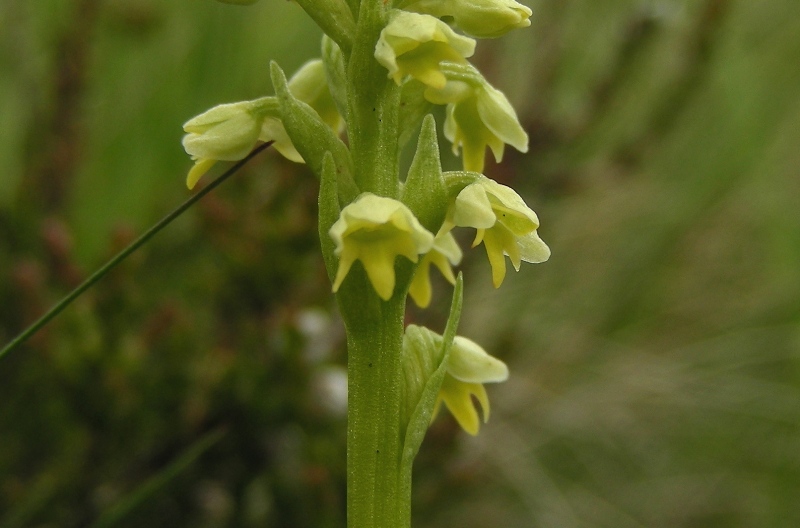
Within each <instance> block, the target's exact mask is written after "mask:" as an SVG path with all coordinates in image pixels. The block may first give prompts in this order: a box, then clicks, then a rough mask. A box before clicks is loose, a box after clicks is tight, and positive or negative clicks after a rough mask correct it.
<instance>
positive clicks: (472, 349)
mask: <svg viewBox="0 0 800 528" xmlns="http://www.w3.org/2000/svg"><path fill="white" fill-rule="evenodd" d="M507 379H508V367H507V366H506V364H505V363H503V362H502V361H500V360H499V359H497V358H495V357H492V356H490V355H489V354H487V353H486V351H485V350H484V349H483V348H481V346H480V345H478V344H477V343H475V342H474V341H471V340H469V339H467V338H466V337H461V336H456V337H455V339H454V340H453V346H452V348H451V349H450V356H449V357H448V360H447V373H446V374H445V376H444V381H443V382H442V387H441V388H440V389H439V394H438V396H437V398H436V407H435V409H434V411H433V416H434V417H435V416H436V414H437V413H438V412H439V409H440V407H441V405H442V403H444V404H445V406H446V407H447V408H448V409H449V410H450V412H451V413H452V414H453V416H454V417H455V419H456V421H457V422H458V424H459V425H460V426H461V428H462V429H464V430H465V431H466V432H468V433H469V434H471V435H473V436H474V435H476V434H478V430H479V429H480V419H479V417H478V410H477V409H476V407H475V403H474V402H473V399H472V397H473V396H474V397H475V399H476V400H477V401H478V404H479V405H480V407H481V411H482V414H483V421H484V423H485V422H487V421H488V420H489V412H490V407H489V397H488V395H487V394H486V389H485V388H484V387H483V384H484V383H498V382H502V381H505V380H507Z"/></svg>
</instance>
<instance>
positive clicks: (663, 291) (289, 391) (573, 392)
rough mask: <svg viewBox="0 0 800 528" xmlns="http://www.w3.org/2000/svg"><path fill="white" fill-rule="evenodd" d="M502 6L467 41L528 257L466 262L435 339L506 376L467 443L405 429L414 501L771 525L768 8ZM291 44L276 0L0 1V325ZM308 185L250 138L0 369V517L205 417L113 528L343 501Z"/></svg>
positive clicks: (95, 507)
mask: <svg viewBox="0 0 800 528" xmlns="http://www.w3.org/2000/svg"><path fill="white" fill-rule="evenodd" d="M531 5H532V8H533V9H534V13H535V15H534V26H533V28H531V29H529V30H525V31H519V32H516V33H514V34H512V35H511V36H509V37H507V38H505V39H500V40H497V41H490V42H483V43H481V46H479V50H480V54H479V55H478V56H477V57H476V58H475V60H476V63H477V64H478V65H479V66H480V67H481V68H482V69H483V70H485V71H486V72H487V75H490V76H491V78H492V80H493V82H494V83H495V84H496V85H497V86H498V87H500V88H503V89H505V90H507V92H508V94H509V97H510V98H511V99H512V101H513V102H514V103H515V105H516V107H517V108H518V109H519V113H520V116H521V118H522V120H523V122H524V124H525V127H526V129H527V130H528V131H529V133H530V135H531V152H530V153H529V154H528V155H525V156H521V155H518V154H517V153H515V152H513V151H509V152H507V154H506V157H507V160H506V163H504V164H503V165H497V166H494V165H493V166H490V167H489V168H488V169H487V172H488V174H489V175H491V176H493V177H495V178H497V179H498V180H501V181H503V182H506V183H511V182H513V184H514V186H515V187H516V188H518V189H520V192H521V193H522V194H523V195H524V196H525V197H526V199H527V200H528V202H529V204H531V205H532V206H533V208H534V209H535V210H536V211H537V212H538V213H539V216H540V218H541V220H542V228H541V234H542V236H543V238H544V239H545V240H546V241H547V242H548V243H549V244H550V246H551V247H552V249H553V257H552V259H551V260H550V262H548V263H546V264H543V265H538V266H526V267H524V268H523V269H522V270H521V271H520V272H519V273H518V274H511V275H509V276H508V277H507V279H506V284H504V287H503V288H502V289H501V290H497V291H495V290H493V289H492V288H491V286H490V281H489V272H488V270H487V266H486V263H485V257H484V255H483V250H481V249H480V248H479V249H478V250H477V251H474V252H469V253H468V254H467V261H466V262H465V265H464V266H465V268H467V281H466V294H467V299H466V302H465V314H464V316H463V319H462V321H463V322H462V331H463V332H464V333H465V334H467V335H469V336H470V337H473V338H475V339H477V340H479V341H480V342H481V343H482V344H484V345H485V346H486V347H487V349H489V350H491V351H493V352H494V353H496V354H498V355H500V356H501V357H503V358H504V359H505V360H507V361H508V362H509V363H510V365H511V370H512V379H511V380H510V381H509V382H508V383H507V384H504V385H501V386H498V387H492V388H491V389H490V391H491V395H492V401H493V413H492V420H491V421H490V422H489V424H488V425H487V426H486V427H484V428H483V430H482V432H481V435H480V436H479V437H478V438H477V439H472V438H466V437H463V436H461V435H459V434H458V432H457V431H456V429H455V427H454V425H453V423H452V420H450V419H449V418H440V419H439V420H438V421H437V422H436V423H435V424H434V426H433V428H432V429H431V431H430V433H429V435H428V438H427V439H426V442H425V444H423V449H422V452H421V453H420V459H419V461H418V464H417V468H418V469H417V474H416V476H415V478H416V484H415V525H416V526H450V525H454V526H455V525H458V526H463V527H465V528H471V527H476V528H477V527H483V526H509V527H512V526H513V527H517V526H518V527H520V528H528V527H532V526H533V527H559V528H561V527H570V526H592V527H602V526H608V527H615V528H616V527H627V526H631V527H640V526H648V527H650V526H664V527H667V526H669V527H695V526H703V527H725V528H728V527H739V526H741V527H776V528H777V527H785V526H796V525H800V506H798V504H797V497H798V496H799V495H800V456H798V453H800V426H799V425H798V424H800V357H798V356H800V273H798V267H797V263H798V262H800V214H798V210H799V209H798V200H799V199H800V178H798V175H799V174H800V154H798V153H799V152H800V148H799V147H800V90H798V88H799V87H800V69H798V68H797V63H798V59H800V39H798V38H797V35H798V34H800V16H799V15H800V4H797V3H796V2H792V1H791V0H772V1H769V2H761V3H753V2H746V1H745V0H704V1H691V2H690V1H688V0H686V1H678V0H675V1H668V0H661V1H655V0H647V1H645V0H626V1H611V0H573V1H571V2H566V3H564V2H562V3H548V2H541V1H537V2H534V3H532V4H531ZM81 9H82V10H85V11H79V10H81ZM77 12H80V13H83V15H82V16H80V17H78V16H76V13H77ZM87 13H88V14H89V15H88V16H87ZM76 28H78V29H80V31H76ZM318 35H319V33H318V31H317V30H316V29H315V28H314V27H312V26H311V25H310V23H309V22H308V21H307V20H306V18H305V17H304V15H303V14H302V12H301V11H300V9H299V8H298V7H297V6H296V5H294V4H291V3H289V2H277V3H273V2H260V3H258V4H256V5H255V6H253V7H250V8H247V9H241V8H235V7H231V6H224V5H221V4H217V3H215V2H211V1H203V2H198V1H179V2H166V3H165V2H155V1H153V0H128V1H121V0H120V1H115V0H108V1H106V2H100V1H96V0H79V1H67V0H40V1H39V2H36V3H32V2H25V1H23V0H10V1H7V2H4V3H3V4H2V5H0V43H2V44H1V45H0V122H3V123H6V124H8V125H7V126H4V127H2V128H0V167H3V171H2V173H0V339H2V340H3V341H5V340H7V339H8V338H10V337H11V336H12V335H13V334H14V332H16V331H18V330H19V329H20V328H22V326H23V325H24V324H25V323H26V322H29V321H31V320H32V319H34V318H35V317H36V316H38V315H39V314H40V313H41V312H42V311H44V309H46V308H47V306H48V305H49V304H50V303H51V302H52V301H53V300H54V299H56V298H57V297H58V295H59V293H63V292H64V291H66V289H68V288H69V287H70V286H71V285H74V284H75V282H76V281H77V280H78V279H79V278H80V277H81V276H83V275H85V274H86V272H87V271H90V270H91V269H93V268H94V267H95V266H96V265H97V264H99V263H100V262H101V261H102V260H103V259H104V258H106V257H107V256H108V255H110V254H111V253H113V251H114V250H115V249H118V248H119V247H121V245H122V244H123V243H124V242H125V241H126V240H130V239H131V237H132V236H133V235H134V234H135V233H138V232H140V231H142V230H143V229H144V228H145V227H146V226H147V225H149V224H150V223H152V222H153V221H155V220H156V219H158V218H159V217H160V216H161V215H163V213H165V212H166V211H167V210H169V209H170V208H171V207H173V206H174V205H176V204H177V203H179V202H180V201H182V199H183V197H185V195H186V191H185V190H184V188H183V183H182V182H183V176H184V174H185V170H186V169H187V168H188V165H189V162H188V160H187V158H186V156H185V154H184V153H183V151H182V149H181V147H180V136H181V129H180V127H181V124H182V123H183V122H184V121H185V120H186V119H188V118H189V117H191V116H193V115H195V114H197V113H199V112H201V111H203V110H204V109H206V108H207V107H210V106H212V105H214V104H217V103H220V102H229V101H236V100H242V99H247V98H253V97H257V96H260V95H263V94H265V93H270V92H271V89H270V86H269V81H268V71H267V67H268V62H269V60H271V59H276V60H278V61H279V62H280V63H281V65H282V66H283V67H284V68H285V69H287V70H288V71H292V70H293V69H295V68H296V67H297V66H299V65H300V64H301V63H302V62H304V61H305V60H306V59H307V58H310V57H312V56H314V55H316V53H317V49H318ZM65 43H67V44H69V45H65ZM443 150H447V149H443ZM447 163H452V160H449V161H447ZM315 203H316V198H315V184H314V183H313V178H311V177H310V176H309V175H308V174H306V173H305V172H304V170H303V168H302V167H298V166H294V165H291V164H290V163H287V162H284V161H282V160H280V159H278V158H277V157H275V156H267V157H265V159H263V160H262V161H260V162H259V163H257V164H254V165H253V166H252V167H249V168H248V169H247V170H245V171H243V173H242V174H241V175H239V176H237V177H235V178H234V179H233V180H232V181H230V182H227V183H226V184H225V186H223V188H221V189H220V190H219V192H215V193H214V194H213V195H212V196H209V197H208V198H207V199H206V200H205V201H204V203H203V204H202V205H201V206H200V207H198V208H197V211H195V212H194V213H193V214H190V215H189V216H188V217H187V218H185V219H182V220H181V221H180V222H178V223H177V224H176V225H174V226H173V227H172V228H170V230H168V231H167V232H164V233H163V234H162V235H160V236H159V238H158V239H156V240H155V241H154V242H153V243H152V244H151V245H150V247H148V248H147V249H146V250H145V251H143V252H142V253H141V254H140V255H137V256H136V257H134V259H132V260H131V261H130V262H128V263H126V264H125V265H124V266H123V267H122V268H121V269H120V270H118V271H117V272H115V273H114V274H112V276H110V277H108V278H107V279H106V280H105V282H104V283H102V284H101V285H100V286H99V287H98V288H97V289H96V290H94V291H93V292H92V293H91V294H88V295H86V296H85V297H84V298H83V299H82V300H81V301H80V302H79V303H78V304H77V305H76V306H74V307H72V308H71V309H70V310H68V311H67V312H65V313H64V314H63V316H62V317H61V318H60V319H59V320H57V321H55V322H54V324H52V325H51V326H50V327H49V328H47V329H46V330H45V331H44V332H42V334H40V335H39V336H37V338H36V339H34V340H33V341H32V342H31V343H30V345H29V346H28V347H26V348H25V349H23V350H20V351H18V352H17V353H16V354H14V355H13V356H11V357H9V358H8V359H7V360H6V361H3V362H2V363H0V399H1V401H2V402H3V405H0V526H83V525H87V524H90V523H91V522H94V521H96V520H97V519H100V518H102V515H103V514H104V512H109V511H114V508H119V507H120V506H119V505H120V504H122V502H121V501H124V498H125V497H129V496H131V494H135V493H136V492H137V490H141V489H142V486H146V482H148V481H151V479H153V478H158V475H160V474H163V473H162V472H164V471H168V469H167V468H169V467H171V465H173V464H175V463H176V460H180V457H181V453H184V452H186V450H187V448H189V446H191V445H193V444H195V443H196V442H197V441H198V439H200V438H203V435H204V434H207V433H208V431H214V430H217V428H219V427H224V428H225V430H226V431H227V432H226V434H225V435H224V437H223V438H222V439H221V440H220V441H219V442H218V443H217V444H215V445H214V446H212V447H210V448H209V450H208V451H207V452H205V453H204V454H203V455H202V456H199V457H198V458H197V459H196V460H195V461H194V462H193V463H192V464H191V465H189V466H186V468H185V469H184V471H183V472H182V473H181V474H179V475H177V476H176V477H175V478H174V479H172V480H171V481H170V482H169V483H168V484H167V485H166V486H165V487H164V488H163V489H162V490H161V491H160V492H159V493H158V494H155V495H154V496H153V497H152V498H151V499H148V500H147V501H145V502H144V503H142V504H141V505H139V506H138V507H137V508H136V509H135V510H133V511H132V512H131V514H130V516H128V517H126V518H124V519H122V520H121V521H120V523H119V524H118V525H119V526H258V525H266V526H277V527H280V526H292V527H300V526H314V527H326V526H342V525H343V524H344V521H343V519H344V511H343V505H344V501H343V499H344V495H343V481H344V446H343V436H344V435H343V430H344V429H343V425H344V420H343V416H342V414H341V408H340V407H336V405H335V398H333V397H332V396H331V394H334V393H331V392H330V391H331V390H334V389H335V387H336V385H335V380H336V379H338V378H337V377H336V375H335V373H336V372H338V371H336V366H337V365H341V364H342V363H343V357H342V339H341V329H340V328H339V327H338V325H337V324H336V323H335V320H333V319H331V318H330V316H329V315H328V313H329V311H330V306H331V300H330V295H329V293H328V286H327V284H326V277H325V273H324V270H323V269H322V266H321V262H320V259H319V258H318V256H317V255H316V245H317V242H316V241H315V226H314V221H315V220H314V217H315ZM445 297H446V296H445V295H439V298H440V299H443V298H445ZM319 308H322V309H321V310H320V309H319ZM415 317H417V318H419V319H422V318H426V317H427V318H432V319H436V318H437V317H438V315H437V314H435V313H434V314H430V313H416V312H415ZM332 373H334V374H332ZM498 446H502V448H501V449H499V448H498ZM172 467H174V466H172ZM106 514H108V513H106Z"/></svg>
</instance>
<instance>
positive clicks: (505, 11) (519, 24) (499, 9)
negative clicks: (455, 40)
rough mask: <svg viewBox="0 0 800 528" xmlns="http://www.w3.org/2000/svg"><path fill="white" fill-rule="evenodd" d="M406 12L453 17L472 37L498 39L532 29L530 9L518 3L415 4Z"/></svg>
mask: <svg viewBox="0 0 800 528" xmlns="http://www.w3.org/2000/svg"><path fill="white" fill-rule="evenodd" d="M403 8H404V9H408V10H409V11H415V12H417V13H427V14H429V15H433V16H435V17H438V18H441V17H445V16H446V17H451V18H452V19H453V20H454V21H455V23H456V25H457V26H458V27H459V28H461V29H462V30H463V31H464V32H465V33H467V34H468V35H472V36H473V37H477V38H495V37H500V36H502V35H505V34H506V33H508V32H509V31H511V30H512V29H517V28H524V27H528V26H530V25H531V21H530V20H529V18H530V16H531V14H532V11H531V10H530V8H528V7H526V6H524V5H522V4H520V3H517V2H514V0H417V1H414V0H412V1H411V2H409V3H406V4H404V6H403Z"/></svg>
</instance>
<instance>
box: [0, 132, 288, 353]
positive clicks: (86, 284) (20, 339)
mask: <svg viewBox="0 0 800 528" xmlns="http://www.w3.org/2000/svg"><path fill="white" fill-rule="evenodd" d="M270 145H272V141H270V142H268V143H264V144H263V145H259V146H258V147H256V148H255V149H253V151H252V152H251V153H250V154H248V155H247V157H245V158H244V159H243V160H241V161H239V162H237V163H236V165H234V166H233V167H231V168H230V169H228V170H227V171H225V173H223V174H222V176H220V177H219V178H217V179H216V180H214V181H213V182H211V183H210V184H208V185H207V186H205V187H204V188H203V189H202V190H201V191H199V192H198V193H197V194H195V195H193V196H192V197H191V198H189V199H188V200H186V201H185V202H183V204H181V205H180V206H179V207H178V208H177V209H175V210H174V211H172V212H171V213H170V214H168V215H167V216H165V217H164V218H162V219H161V221H160V222H158V223H157V224H156V225H154V226H153V227H151V228H150V229H148V230H147V231H146V232H145V233H144V234H143V235H142V236H140V237H139V238H137V239H136V240H135V241H133V242H132V243H131V244H130V245H129V246H128V247H126V248H125V249H123V250H122V251H120V252H119V253H117V255H116V256H115V257H114V258H112V259H111V260H109V261H108V262H107V263H106V264H105V265H104V266H103V267H102V268H100V269H99V270H97V271H95V272H94V273H93V274H92V275H91V276H90V277H89V278H88V279H86V280H85V281H83V282H82V283H81V284H80V285H79V286H78V287H77V288H75V289H74V290H72V291H71V292H70V293H69V294H67V296H66V297H64V298H63V299H61V300H60V301H59V302H58V304H56V305H55V306H53V307H52V308H50V310H49V311H48V312H47V313H46V314H44V315H43V316H42V317H40V318H39V320H38V321H36V322H35V323H33V324H32V325H30V326H29V327H28V328H26V329H25V331H23V332H22V333H21V334H19V335H18V336H17V337H16V338H14V340H13V341H11V342H10V343H8V344H7V345H6V346H5V347H3V349H2V350H0V359H2V358H3V357H4V356H5V355H6V354H8V353H9V352H11V351H12V350H14V349H16V348H17V347H18V346H20V345H22V344H23V343H24V342H25V341H27V340H28V339H30V337H31V336H32V335H33V334H35V333H36V332H38V331H39V329H41V328H42V327H43V326H44V325H46V324H47V323H48V322H49V321H50V320H51V319H53V318H54V317H55V316H56V315H58V314H59V313H61V311H62V310H63V309H64V308H66V307H67V306H69V305H70V303H72V301H74V300H75V299H77V298H78V297H80V295H81V294H82V293H83V292H85V291H86V290H88V289H89V288H91V287H92V285H94V283H96V282H97V281H99V280H100V279H102V278H103V276H105V274H106V273H108V272H109V271H111V270H112V269H114V267H116V265H117V264H119V263H120V262H122V261H123V260H125V259H126V258H127V257H128V255H130V254H131V253H133V252H134V251H136V250H137V249H139V248H140V247H141V246H142V245H144V244H145V243H146V242H147V241H148V240H150V239H151V238H153V236H154V235H155V234H156V233H158V232H159V231H161V230H162V229H164V228H165V227H166V226H167V225H169V224H170V223H171V222H172V221H173V220H175V219H176V218H178V217H179V216H180V215H181V214H183V213H184V212H185V211H186V210H187V209H188V208H190V207H191V206H192V205H194V204H195V203H196V202H197V201H199V200H200V199H201V198H202V197H203V196H205V195H207V194H208V193H210V192H211V191H213V190H214V189H216V188H217V187H218V186H219V185H220V184H221V183H222V182H224V181H225V180H227V179H228V178H229V177H230V176H232V175H233V174H235V173H236V172H238V170H239V169H241V168H242V167H243V166H244V165H245V163H247V162H248V161H250V160H251V159H253V158H254V157H255V156H256V155H257V154H258V153H259V152H261V151H262V150H264V149H266V148H267V147H269V146H270Z"/></svg>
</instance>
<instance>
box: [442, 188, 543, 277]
mask: <svg viewBox="0 0 800 528" xmlns="http://www.w3.org/2000/svg"><path fill="white" fill-rule="evenodd" d="M448 221H449V222H451V223H452V224H454V225H456V226H460V227H474V228H475V229H477V230H478V232H477V234H476V235H475V240H474V242H473V243H472V247H475V246H477V245H478V244H480V243H481V242H483V244H484V246H485V247H486V255H487V256H488V257H489V263H490V264H491V266H492V282H493V283H494V286H495V288H498V287H499V286H500V284H502V283H503V279H504V278H505V275H506V262H505V255H508V257H509V258H510V259H511V264H512V265H513V266H514V269H515V270H517V271H519V267H520V263H521V262H522V261H525V262H533V263H538V262H544V261H546V260H547V259H548V258H550V248H548V247H547V244H545V243H544V242H543V241H542V239H541V238H539V234H538V233H537V231H536V230H537V229H538V228H539V218H538V217H537V216H536V213H534V212H533V211H532V210H531V209H530V208H529V207H528V206H527V205H526V204H525V201H524V200H523V199H522V198H521V197H520V196H519V195H518V194H517V193H516V192H514V190H513V189H511V188H510V187H506V186H505V185H500V184H499V183H497V182H495V181H494V180H491V179H489V178H487V177H485V176H483V175H480V177H479V178H478V179H476V181H475V182H474V183H471V184H469V185H467V186H466V187H464V189H463V190H462V191H461V192H459V193H458V195H457V196H456V199H455V202H454V203H453V205H452V206H451V208H450V211H449V213H448Z"/></svg>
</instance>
